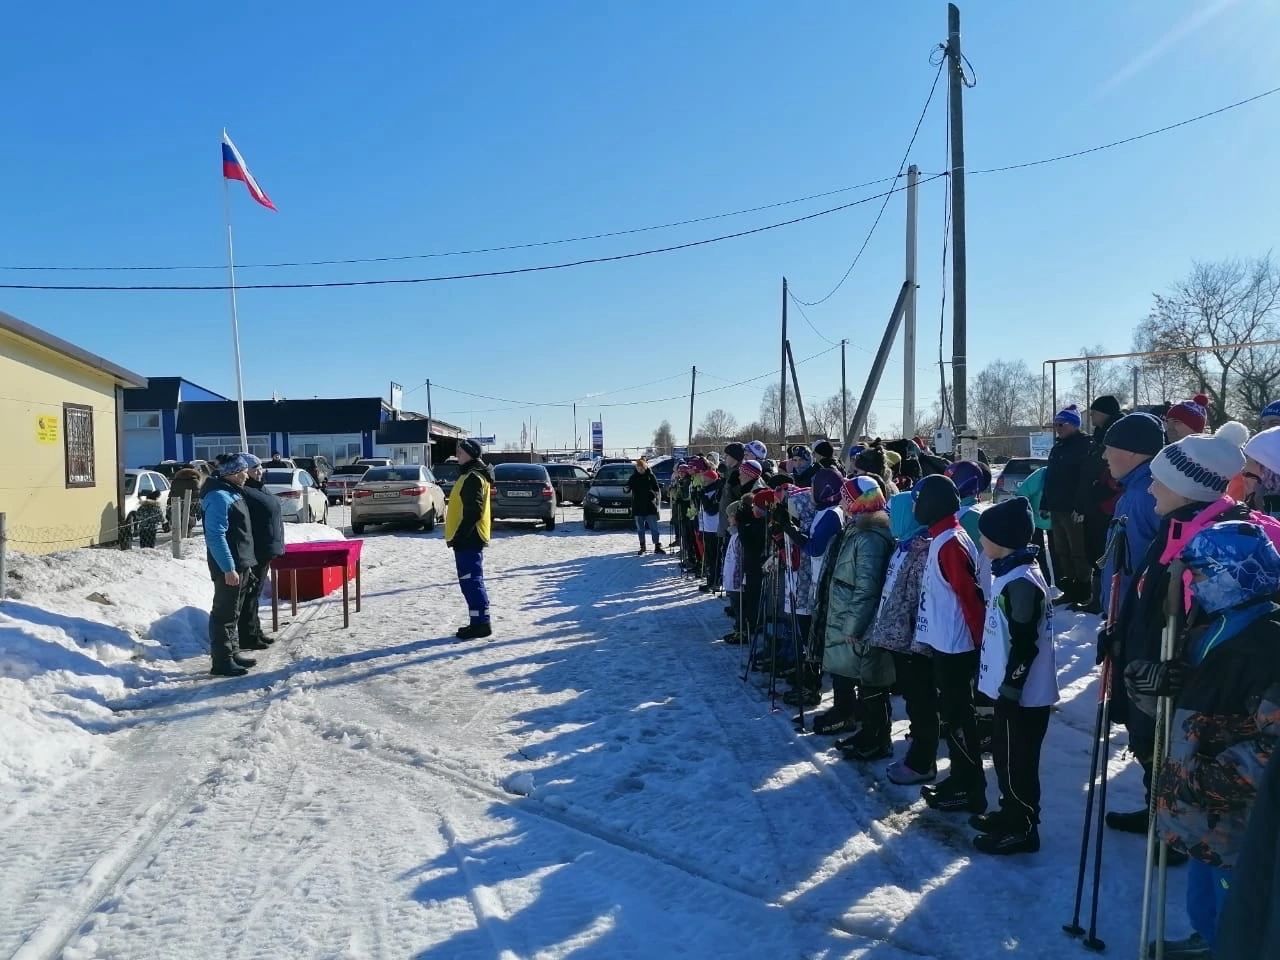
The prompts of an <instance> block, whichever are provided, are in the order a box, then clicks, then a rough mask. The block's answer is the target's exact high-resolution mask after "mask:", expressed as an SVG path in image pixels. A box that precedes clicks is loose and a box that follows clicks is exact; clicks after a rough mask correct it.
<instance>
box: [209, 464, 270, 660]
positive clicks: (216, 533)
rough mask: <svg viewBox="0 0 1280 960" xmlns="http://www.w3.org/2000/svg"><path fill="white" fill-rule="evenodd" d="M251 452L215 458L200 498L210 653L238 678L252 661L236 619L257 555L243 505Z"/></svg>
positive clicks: (247, 516) (246, 509)
mask: <svg viewBox="0 0 1280 960" xmlns="http://www.w3.org/2000/svg"><path fill="white" fill-rule="evenodd" d="M249 466H250V460H249V455H248V454H244V453H236V454H231V455H230V456H225V457H219V458H218V463H217V465H216V467H215V468H214V475H213V476H212V477H211V478H210V479H209V480H208V482H206V483H205V485H204V488H203V490H202V491H201V496H200V506H201V509H202V510H203V511H204V540H205V553H206V557H207V559H208V561H209V575H210V576H211V577H212V578H213V607H212V608H211V609H210V611H209V653H210V655H211V656H212V658H213V668H212V669H211V670H210V671H209V672H210V673H212V674H213V675H214V676H219V677H242V676H244V675H245V674H246V673H247V672H248V670H247V668H248V667H252V666H253V665H254V664H255V663H257V661H256V660H254V659H253V658H252V657H246V656H242V655H241V653H240V644H239V635H238V633H237V623H238V621H239V619H240V611H241V610H242V609H243V607H244V601H245V596H246V595H247V594H248V593H249V587H250V584H251V583H252V582H253V570H254V567H256V566H257V563H258V558H257V555H256V553H255V552H254V545H253V521H252V520H251V519H250V516H249V508H248V506H247V505H246V504H245V499H244V485H245V481H246V480H247V479H248V477H249Z"/></svg>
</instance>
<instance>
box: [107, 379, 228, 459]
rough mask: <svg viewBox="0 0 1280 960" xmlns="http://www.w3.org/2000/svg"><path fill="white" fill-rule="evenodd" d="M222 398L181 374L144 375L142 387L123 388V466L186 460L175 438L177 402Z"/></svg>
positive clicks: (186, 455)
mask: <svg viewBox="0 0 1280 960" xmlns="http://www.w3.org/2000/svg"><path fill="white" fill-rule="evenodd" d="M226 399H227V398H226V397H224V396H223V395H222V394H220V393H214V392H213V391H212V390H206V389H205V388H204V387H202V386H200V385H199V384H198V383H192V382H191V381H189V380H183V379H182V378H181V377H148V378H147V386H146V387H145V388H143V389H141V390H126V391H125V392H124V411H125V412H124V418H123V419H124V466H125V467H129V468H136V467H151V466H155V465H156V464H157V463H160V462H161V461H162V460H179V459H181V460H190V459H191V456H190V454H186V453H183V451H182V450H181V449H180V444H179V442H178V408H179V406H180V405H181V404H183V403H190V402H201V401H225V400H226ZM236 432H237V433H239V428H237V429H236Z"/></svg>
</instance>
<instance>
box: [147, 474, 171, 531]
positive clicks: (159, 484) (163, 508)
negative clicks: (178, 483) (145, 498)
mask: <svg viewBox="0 0 1280 960" xmlns="http://www.w3.org/2000/svg"><path fill="white" fill-rule="evenodd" d="M151 482H152V483H153V484H155V488H156V489H157V490H159V491H160V496H159V497H158V498H157V499H156V503H158V504H160V512H161V513H163V514H164V522H165V523H168V522H169V481H168V479H167V478H166V477H165V475H164V474H163V473H153V474H152V475H151Z"/></svg>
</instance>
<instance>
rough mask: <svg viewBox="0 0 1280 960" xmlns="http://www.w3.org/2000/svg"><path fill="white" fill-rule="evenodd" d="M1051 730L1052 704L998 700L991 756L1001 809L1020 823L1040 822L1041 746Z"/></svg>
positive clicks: (1028, 825) (1025, 824) (1026, 825)
mask: <svg viewBox="0 0 1280 960" xmlns="http://www.w3.org/2000/svg"><path fill="white" fill-rule="evenodd" d="M1048 731H1049V708H1048V707H1024V706H1021V705H1019V704H1016V703H1011V702H1010V701H1008V700H1006V699H1004V698H1003V697H1001V698H1000V699H998V700H997V701H996V726H995V730H994V731H993V738H992V747H991V759H992V762H993V764H994V766H995V768H996V780H997V781H999V783H1000V810H1001V812H1002V813H1004V814H1005V815H1006V816H1008V817H1010V818H1011V820H1013V822H1014V823H1016V824H1018V825H1019V826H1023V827H1030V826H1034V825H1035V824H1038V823H1039V822H1040V748H1041V746H1043V744H1044V736H1045V734H1046V733H1048ZM1013 818H1016V819H1013Z"/></svg>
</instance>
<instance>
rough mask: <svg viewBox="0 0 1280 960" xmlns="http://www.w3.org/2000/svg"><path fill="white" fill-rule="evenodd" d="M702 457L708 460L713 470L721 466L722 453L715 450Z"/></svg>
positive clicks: (708, 464)
mask: <svg viewBox="0 0 1280 960" xmlns="http://www.w3.org/2000/svg"><path fill="white" fill-rule="evenodd" d="M702 459H703V460H705V461H707V466H708V467H710V468H711V469H712V470H714V469H716V468H717V467H719V466H720V454H718V453H716V452H715V451H714V450H712V451H711V452H710V453H708V454H706V455H705V456H704V457H703V458H702Z"/></svg>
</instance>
